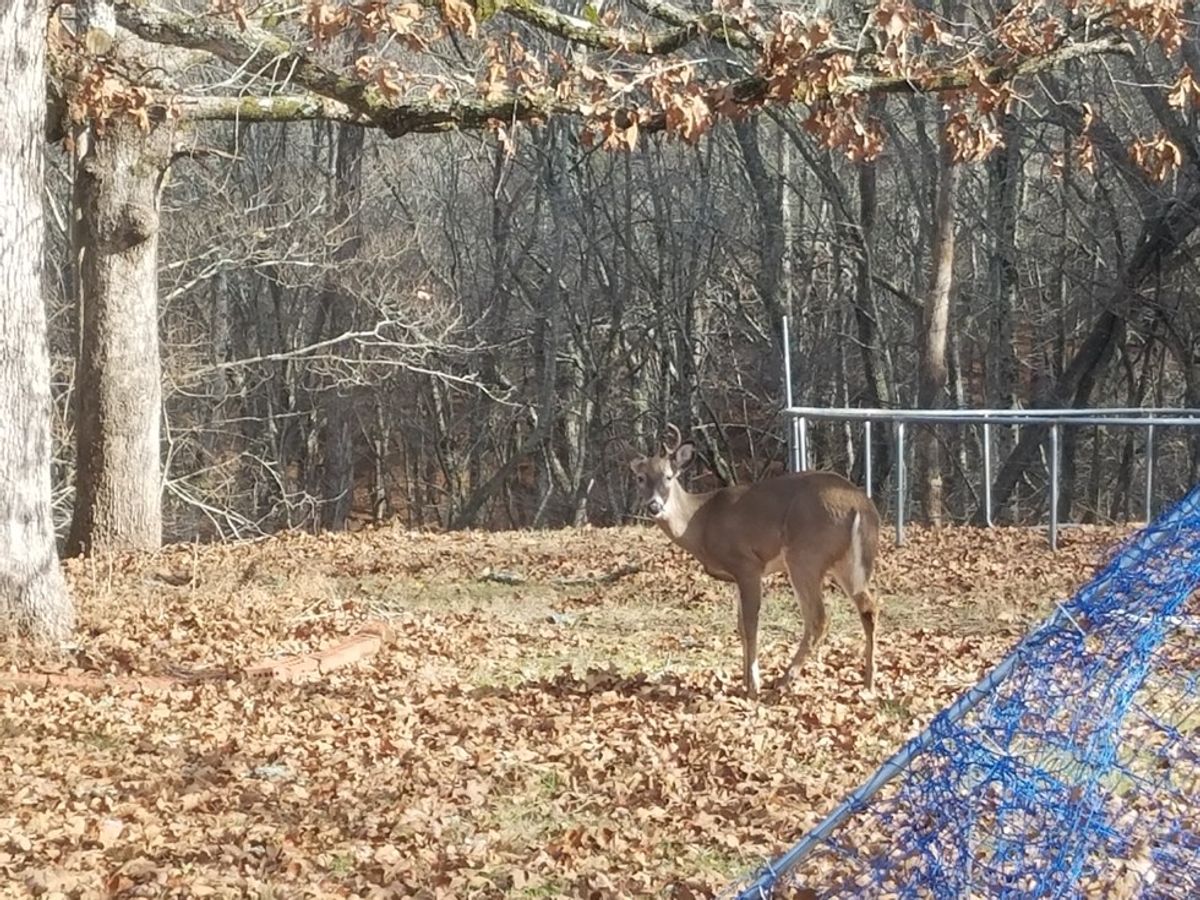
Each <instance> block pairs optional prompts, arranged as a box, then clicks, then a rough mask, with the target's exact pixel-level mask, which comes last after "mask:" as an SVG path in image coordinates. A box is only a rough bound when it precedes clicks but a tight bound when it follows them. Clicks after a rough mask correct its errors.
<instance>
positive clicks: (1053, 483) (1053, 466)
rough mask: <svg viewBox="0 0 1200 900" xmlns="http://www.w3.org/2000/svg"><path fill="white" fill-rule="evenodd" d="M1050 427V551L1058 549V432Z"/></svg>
mask: <svg viewBox="0 0 1200 900" xmlns="http://www.w3.org/2000/svg"><path fill="white" fill-rule="evenodd" d="M1060 427H1061V426H1060V425H1059V424H1058V423H1057V422H1055V423H1054V424H1053V425H1051V426H1050V549H1051V550H1057V549H1058V430H1059V428H1060Z"/></svg>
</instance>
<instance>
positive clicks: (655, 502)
mask: <svg viewBox="0 0 1200 900" xmlns="http://www.w3.org/2000/svg"><path fill="white" fill-rule="evenodd" d="M647 505H648V506H649V507H650V515H652V516H657V515H658V514H659V513H660V512H662V501H660V500H659V499H658V498H657V497H651V498H650V503H649V504H647Z"/></svg>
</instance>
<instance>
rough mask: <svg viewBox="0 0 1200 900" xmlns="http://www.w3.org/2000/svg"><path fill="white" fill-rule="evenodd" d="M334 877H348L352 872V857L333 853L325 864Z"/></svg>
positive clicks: (353, 866) (347, 854)
mask: <svg viewBox="0 0 1200 900" xmlns="http://www.w3.org/2000/svg"><path fill="white" fill-rule="evenodd" d="M326 868H327V869H328V870H329V871H330V872H332V873H333V874H334V875H349V874H350V873H351V872H353V871H354V868H355V865H354V857H353V856H351V855H350V854H349V853H335V854H334V855H333V856H332V857H331V858H330V860H329V862H328V863H327V864H326Z"/></svg>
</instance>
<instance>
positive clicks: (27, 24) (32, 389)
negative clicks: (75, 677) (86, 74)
mask: <svg viewBox="0 0 1200 900" xmlns="http://www.w3.org/2000/svg"><path fill="white" fill-rule="evenodd" d="M46 15H47V6H46V4H45V3H43V2H40V0H14V2H8V3H5V4H4V5H3V6H0V122H3V123H4V126H3V128H0V415H2V416H3V419H4V427H3V428H2V429H0V473H3V476H2V480H0V625H15V626H16V630H17V631H18V633H24V634H28V635H31V636H33V637H35V638H38V639H45V640H58V639H61V638H64V637H66V635H67V634H68V633H69V632H70V630H71V628H72V626H73V625H74V607H73V605H72V601H71V595H70V593H69V591H68V590H67V586H66V583H65V580H64V579H63V576H62V570H61V569H60V568H59V565H58V558H57V556H56V553H55V546H54V524H53V522H52V520H51V511H50V510H51V507H50V459H51V455H52V451H51V445H50V354H49V350H48V348H47V345H46V312H45V308H44V307H43V305H42V290H41V288H42V278H41V272H42V243H43V226H42V144H43V141H44V140H45V137H44V132H45V117H46V104H45V77H46V76H45V52H46V42H45V31H46Z"/></svg>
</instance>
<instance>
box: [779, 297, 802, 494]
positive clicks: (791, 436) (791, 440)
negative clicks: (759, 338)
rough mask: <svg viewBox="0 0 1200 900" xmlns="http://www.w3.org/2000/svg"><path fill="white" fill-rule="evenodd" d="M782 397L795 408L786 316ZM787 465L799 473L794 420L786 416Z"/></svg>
mask: <svg viewBox="0 0 1200 900" xmlns="http://www.w3.org/2000/svg"><path fill="white" fill-rule="evenodd" d="M782 327H783V397H784V403H785V404H786V405H787V408H788V409H791V408H792V407H793V406H795V402H794V400H793V397H792V327H791V321H790V319H789V317H788V316H784V317H783V326H782ZM788 465H789V466H791V469H792V471H793V472H798V471H800V446H799V438H798V431H797V428H796V420H795V418H793V417H792V416H788Z"/></svg>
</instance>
